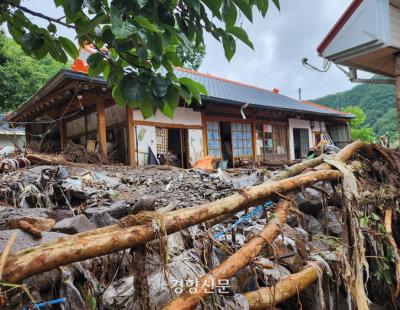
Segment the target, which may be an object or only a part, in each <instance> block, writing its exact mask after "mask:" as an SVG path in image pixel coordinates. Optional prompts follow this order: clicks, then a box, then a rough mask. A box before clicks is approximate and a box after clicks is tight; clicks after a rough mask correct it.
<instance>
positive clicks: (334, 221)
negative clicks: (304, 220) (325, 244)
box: [318, 206, 342, 236]
mask: <svg viewBox="0 0 400 310" xmlns="http://www.w3.org/2000/svg"><path fill="white" fill-rule="evenodd" d="M341 218H342V213H341V211H340V210H339V209H338V208H336V207H332V206H329V207H327V210H326V211H324V210H321V211H320V213H319V216H318V220H319V222H320V223H321V225H322V227H325V225H326V229H327V232H328V234H330V235H333V236H340V235H341V233H342V223H341Z"/></svg>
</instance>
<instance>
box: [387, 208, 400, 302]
mask: <svg viewBox="0 0 400 310" xmlns="http://www.w3.org/2000/svg"><path fill="white" fill-rule="evenodd" d="M392 218H393V210H392V209H386V210H385V220H384V223H385V230H386V233H387V238H388V239H389V242H390V245H391V246H392V248H393V254H394V257H395V261H396V262H395V266H396V282H397V283H396V288H395V291H394V294H395V297H398V296H399V295H400V253H399V249H398V247H397V244H396V240H394V237H393V231H392Z"/></svg>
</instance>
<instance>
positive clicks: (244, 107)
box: [240, 102, 249, 119]
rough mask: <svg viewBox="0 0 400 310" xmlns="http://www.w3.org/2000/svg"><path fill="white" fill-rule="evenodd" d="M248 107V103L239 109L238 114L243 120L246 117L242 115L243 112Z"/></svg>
mask: <svg viewBox="0 0 400 310" xmlns="http://www.w3.org/2000/svg"><path fill="white" fill-rule="evenodd" d="M248 105H249V103H248V102H247V103H245V104H244V105H242V106H241V107H240V114H241V115H242V117H243V119H246V115H245V114H244V111H243V110H244V109H246V108H247V107H248Z"/></svg>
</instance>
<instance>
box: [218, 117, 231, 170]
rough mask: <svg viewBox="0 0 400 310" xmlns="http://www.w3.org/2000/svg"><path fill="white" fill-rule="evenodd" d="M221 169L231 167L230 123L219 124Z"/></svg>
mask: <svg viewBox="0 0 400 310" xmlns="http://www.w3.org/2000/svg"><path fill="white" fill-rule="evenodd" d="M220 133H221V149H222V160H223V162H224V163H223V164H222V165H223V166H225V167H223V168H226V167H232V166H233V158H232V134H231V123H228V122H220Z"/></svg>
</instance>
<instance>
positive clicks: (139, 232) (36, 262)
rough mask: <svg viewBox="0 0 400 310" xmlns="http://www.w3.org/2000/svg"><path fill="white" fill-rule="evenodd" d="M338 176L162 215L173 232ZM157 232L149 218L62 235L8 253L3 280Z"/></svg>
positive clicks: (259, 189) (309, 178)
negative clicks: (130, 223) (13, 252)
mask: <svg viewBox="0 0 400 310" xmlns="http://www.w3.org/2000/svg"><path fill="white" fill-rule="evenodd" d="M339 178H340V172H339V171H333V170H322V171H316V172H310V173H307V174H303V175H299V176H296V177H292V178H289V179H284V180H281V181H276V182H271V183H268V184H265V183H263V184H260V185H257V186H253V187H249V188H247V189H245V190H243V191H242V192H240V193H237V194H234V195H231V196H228V197H225V198H223V199H220V200H217V201H214V202H211V203H208V204H204V205H200V206H196V207H193V208H187V209H183V210H176V211H173V212H170V213H167V214H165V215H162V217H163V222H164V226H165V230H166V232H167V233H168V234H171V233H174V232H177V231H180V230H182V229H185V228H187V227H190V226H193V225H196V224H199V223H203V222H205V221H208V220H210V219H212V218H215V217H217V216H220V215H222V214H225V213H229V212H233V211H239V210H241V209H243V208H245V207H246V206H247V205H248V204H249V203H250V202H257V201H258V202H261V201H264V200H265V199H266V198H268V197H269V196H271V195H272V194H274V193H284V192H288V191H292V190H294V189H297V188H301V187H304V186H308V185H311V184H313V183H315V182H318V181H321V180H322V181H324V180H325V181H326V180H337V179H339ZM159 216H160V215H159ZM156 235H157V233H156V232H155V231H154V228H153V227H152V224H151V220H150V221H149V222H148V223H147V224H143V225H136V226H133V227H128V228H125V227H118V226H117V225H113V226H109V227H106V228H100V229H97V230H93V231H90V232H85V233H82V234H79V235H76V236H71V237H63V238H60V239H58V240H55V241H53V242H50V243H48V244H42V245H40V246H38V247H36V248H31V249H27V250H23V251H21V252H18V253H15V254H13V255H11V256H9V258H8V259H7V263H6V266H5V270H4V279H6V280H7V281H8V282H10V283H18V282H20V281H22V280H23V279H25V278H27V277H30V276H33V275H35V274H38V273H41V272H44V271H48V270H51V269H53V268H56V267H58V266H63V265H67V264H70V263H73V262H77V261H82V260H85V259H89V258H93V257H97V256H101V255H106V254H110V253H114V252H117V251H120V250H124V249H127V248H131V247H135V246H138V245H140V244H143V243H146V242H149V241H151V240H154V239H155V238H156Z"/></svg>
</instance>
